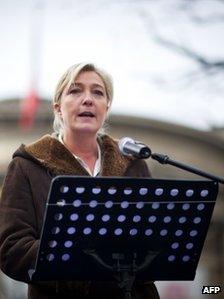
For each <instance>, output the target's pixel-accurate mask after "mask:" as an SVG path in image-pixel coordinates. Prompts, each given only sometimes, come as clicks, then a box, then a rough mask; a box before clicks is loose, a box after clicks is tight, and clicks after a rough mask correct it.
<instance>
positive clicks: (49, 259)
mask: <svg viewBox="0 0 224 299" xmlns="http://www.w3.org/2000/svg"><path fill="white" fill-rule="evenodd" d="M47 260H48V261H49V262H51V261H53V260H54V255H53V254H52V253H49V254H48V255H47Z"/></svg>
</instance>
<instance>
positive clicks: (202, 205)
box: [197, 203, 205, 211]
mask: <svg viewBox="0 0 224 299" xmlns="http://www.w3.org/2000/svg"><path fill="white" fill-rule="evenodd" d="M204 208H205V205H204V204H203V203H199V204H198V206H197V209H198V211H202V210H204Z"/></svg>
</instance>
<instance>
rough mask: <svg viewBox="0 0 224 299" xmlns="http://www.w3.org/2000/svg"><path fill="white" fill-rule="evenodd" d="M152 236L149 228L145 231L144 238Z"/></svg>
mask: <svg viewBox="0 0 224 299" xmlns="http://www.w3.org/2000/svg"><path fill="white" fill-rule="evenodd" d="M152 234H153V230H152V229H151V228H148V229H146V230H145V235H146V236H151V235H152Z"/></svg>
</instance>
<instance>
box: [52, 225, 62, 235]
mask: <svg viewBox="0 0 224 299" xmlns="http://www.w3.org/2000/svg"><path fill="white" fill-rule="evenodd" d="M51 232H52V234H53V235H57V234H58V233H59V232H60V228H59V227H58V226H56V227H53V228H52V230H51Z"/></svg>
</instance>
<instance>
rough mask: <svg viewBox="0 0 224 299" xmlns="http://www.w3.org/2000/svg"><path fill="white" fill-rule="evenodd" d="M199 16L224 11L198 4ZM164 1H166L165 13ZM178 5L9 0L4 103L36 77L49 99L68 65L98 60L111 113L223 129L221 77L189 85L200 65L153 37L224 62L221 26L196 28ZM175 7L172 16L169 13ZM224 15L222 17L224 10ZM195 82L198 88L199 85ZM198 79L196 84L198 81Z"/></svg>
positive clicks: (1, 16) (1, 62) (1, 73)
mask: <svg viewBox="0 0 224 299" xmlns="http://www.w3.org/2000/svg"><path fill="white" fill-rule="evenodd" d="M198 2H202V3H203V5H202V4H200V3H199V4H198V5H197V6H196V8H195V9H196V10H198V11H199V13H200V14H203V15H205V14H208V12H209V13H210V14H211V13H213V12H214V13H217V12H221V13H222V12H223V14H224V5H222V4H220V3H219V1H216V0H209V1H207V0H203V1H198ZM164 3H165V4H167V3H169V6H167V7H165V9H164ZM175 3H176V0H160V1H159V0H158V1H149V0H148V1H140V0H138V1H131V0H129V1H128V0H127V1H122V0H121V1H108V0H91V1H78V0H45V1H44V0H36V1H32V0H19V1H18V0H7V1H1V2H0V66H1V68H0V81H1V84H0V99H5V98H10V97H20V98H21V97H23V96H24V95H25V94H26V93H27V92H28V89H29V86H30V84H31V81H32V80H31V78H32V73H35V74H36V75H35V76H34V77H35V86H36V88H37V89H38V91H39V93H40V95H41V96H42V97H44V98H48V99H50V98H51V97H52V95H53V91H54V87H55V85H56V83H57V80H58V79H59V77H60V76H61V74H62V73H63V72H64V71H65V70H66V69H67V67H69V66H70V65H72V64H74V63H77V62H81V61H93V62H95V63H96V64H98V65H99V66H101V67H103V68H104V69H106V70H107V71H108V72H109V73H110V74H111V75H112V76H113V78H114V85H115V98H114V104H113V109H112V111H113V112H114V113H129V114H132V115H143V116H144V117H149V118H155V119H161V120H165V121H169V122H175V123H179V124H183V125H186V126H190V127H195V128H198V129H203V130H204V129H205V130H206V129H209V128H210V127H211V126H214V125H216V126H224V112H223V111H224V99H223V92H224V85H223V82H224V75H223V73H224V71H223V73H222V74H220V73H219V74H218V75H214V76H211V77H209V80H202V79H200V80H198V77H195V78H196V79H194V77H193V82H192V83H190V84H189V82H188V79H186V78H188V74H191V73H194V72H197V71H198V69H197V66H196V65H195V63H194V62H193V61H192V60H191V59H189V58H186V57H184V56H182V55H179V54H177V53H175V52H173V51H171V50H169V49H166V48H164V47H161V46H160V45H159V44H157V43H156V42H155V41H154V40H153V38H152V36H151V34H152V32H153V30H154V26H155V24H156V31H157V32H159V34H162V36H163V37H170V36H171V37H172V39H173V40H176V41H178V42H181V43H183V44H187V45H188V44H189V45H190V46H191V47H192V48H193V49H194V50H196V51H199V52H200V53H202V54H203V55H206V57H208V58H209V59H216V58H220V59H221V58H224V21H223V23H216V24H213V25H212V27H211V26H210V27H208V26H204V27H203V28H199V29H198V28H195V26H193V25H191V24H190V23H189V20H187V17H186V14H185V11H184V10H183V9H182V10H179V11H178V12H177V13H176V14H175V15H172V13H173V11H172V7H173V5H174V4H175ZM169 9H170V10H169ZM222 10H223V11H222ZM196 80H198V81H199V82H196ZM194 81H195V82H194Z"/></svg>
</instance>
